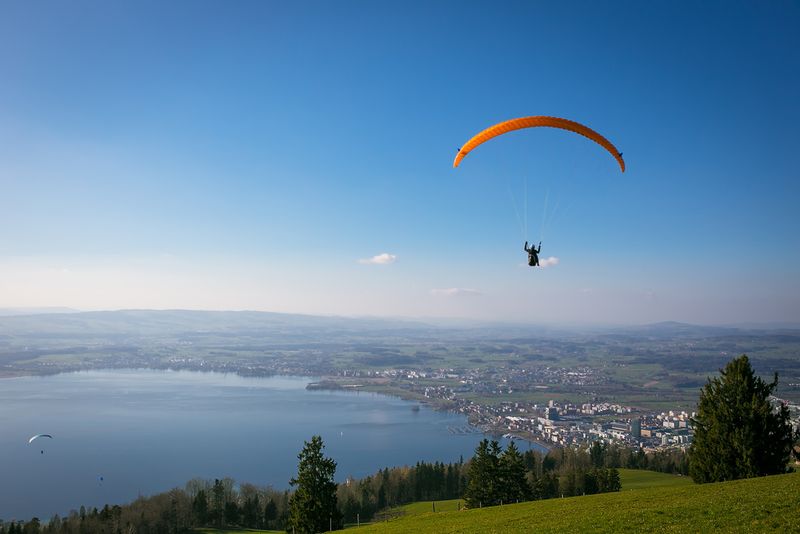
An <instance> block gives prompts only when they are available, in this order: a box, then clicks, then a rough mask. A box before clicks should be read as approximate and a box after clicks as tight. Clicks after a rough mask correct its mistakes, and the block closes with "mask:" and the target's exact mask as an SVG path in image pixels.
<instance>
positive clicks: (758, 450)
mask: <svg viewBox="0 0 800 534" xmlns="http://www.w3.org/2000/svg"><path fill="white" fill-rule="evenodd" d="M720 375H721V376H720V377H718V378H713V379H712V378H709V380H708V382H707V383H706V385H705V386H704V387H703V389H702V391H701V392H700V401H699V403H698V407H697V417H696V418H695V419H694V420H693V421H692V424H693V426H694V440H693V442H692V446H691V449H690V459H689V474H690V475H691V477H692V478H693V479H694V481H695V482H698V483H705V482H721V481H724V480H735V479H739V478H749V477H757V476H764V475H772V474H778V473H784V472H786V465H787V462H788V460H789V454H790V451H791V443H792V427H791V425H790V423H789V410H788V409H787V408H786V407H785V406H781V407H779V408H778V409H777V410H774V409H773V407H772V405H771V404H770V402H769V396H770V395H771V394H772V392H773V390H774V389H775V388H776V387H777V385H778V373H775V378H774V380H773V381H772V382H771V383H769V384H768V383H766V382H764V381H763V380H762V379H761V378H760V377H758V376H755V374H754V373H753V368H752V367H751V366H750V361H749V360H748V358H747V356H746V355H742V356H740V357H739V358H735V359H733V360H731V361H730V362H729V363H728V365H727V366H726V367H725V369H722V370H721V371H720Z"/></svg>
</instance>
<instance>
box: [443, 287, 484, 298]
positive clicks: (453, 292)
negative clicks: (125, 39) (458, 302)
mask: <svg viewBox="0 0 800 534" xmlns="http://www.w3.org/2000/svg"><path fill="white" fill-rule="evenodd" d="M431 295H434V296H437V297H477V296H480V295H483V293H481V292H480V291H478V290H477V289H469V288H466V287H448V288H446V289H431Z"/></svg>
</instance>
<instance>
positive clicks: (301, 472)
mask: <svg viewBox="0 0 800 534" xmlns="http://www.w3.org/2000/svg"><path fill="white" fill-rule="evenodd" d="M324 448H325V445H323V443H322V438H321V437H320V436H314V437H312V438H311V441H310V442H308V441H307V442H305V446H304V447H303V450H302V451H301V452H300V454H299V455H298V456H297V458H298V459H299V460H300V462H299V464H298V466H297V478H293V479H292V480H291V481H290V483H291V484H292V486H297V490H295V492H294V495H292V497H291V499H290V501H289V522H288V525H287V529H286V530H287V532H292V530H293V529H294V531H295V532H296V534H313V533H316V532H325V531H327V530H328V529H329V526H332V528H333V529H334V530H337V529H339V528H341V514H340V513H339V510H338V509H337V507H336V501H337V499H336V482H334V481H333V476H334V474H335V473H336V462H335V461H334V460H332V459H330V458H325V457H324V456H323V454H322V449H324Z"/></svg>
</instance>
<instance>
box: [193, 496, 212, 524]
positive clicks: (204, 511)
mask: <svg viewBox="0 0 800 534" xmlns="http://www.w3.org/2000/svg"><path fill="white" fill-rule="evenodd" d="M192 515H193V516H194V522H195V525H197V526H201V527H202V526H204V525H205V524H206V522H207V521H208V498H207V497H206V492H205V490H200V491H198V492H197V495H195V496H194V500H193V501H192Z"/></svg>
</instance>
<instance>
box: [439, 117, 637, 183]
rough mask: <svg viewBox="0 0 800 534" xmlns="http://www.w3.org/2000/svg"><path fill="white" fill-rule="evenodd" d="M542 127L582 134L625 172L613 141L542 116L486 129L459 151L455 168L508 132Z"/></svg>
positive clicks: (623, 163)
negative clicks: (480, 147) (477, 150)
mask: <svg viewBox="0 0 800 534" xmlns="http://www.w3.org/2000/svg"><path fill="white" fill-rule="evenodd" d="M540 126H545V127H548V128H560V129H562V130H567V131H569V132H574V133H576V134H580V135H582V136H584V137H586V138H587V139H590V140H592V141H594V142H595V143H597V144H598V145H600V146H602V147H603V148H605V149H606V150H607V151H608V152H609V153H610V154H611V155H612V156H614V159H616V160H617V163H618V164H619V168H620V170H621V171H622V172H625V160H623V159H622V152H620V151H619V150H617V148H616V147H615V146H614V145H613V144H611V141H609V140H608V139H606V138H605V137H603V136H602V135H600V134H599V133H597V132H595V131H594V130H592V129H591V128H589V127H588V126H584V125H583V124H580V123H578V122H575V121H571V120H569V119H561V118H559V117H545V116H541V115H540V116H534V117H522V118H519V119H511V120H507V121H503V122H501V123H498V124H495V125H494V126H490V127H488V128H486V129H485V130H483V131H482V132H480V133H478V134H477V135H475V136H474V137H473V138H472V139H470V140H469V141H467V142H466V144H464V145H463V146H462V147H461V148H460V149H458V154H456V159H455V160H453V168H456V167H458V165H459V164H460V163H461V160H462V159H464V157H465V156H466V155H467V154H469V153H470V151H472V150H473V149H475V148H476V147H477V146H479V145H482V144H483V143H485V142H486V141H488V140H490V139H493V138H495V137H497V136H499V135H503V134H505V133H508V132H513V131H514V130H521V129H523V128H537V127H540Z"/></svg>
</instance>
